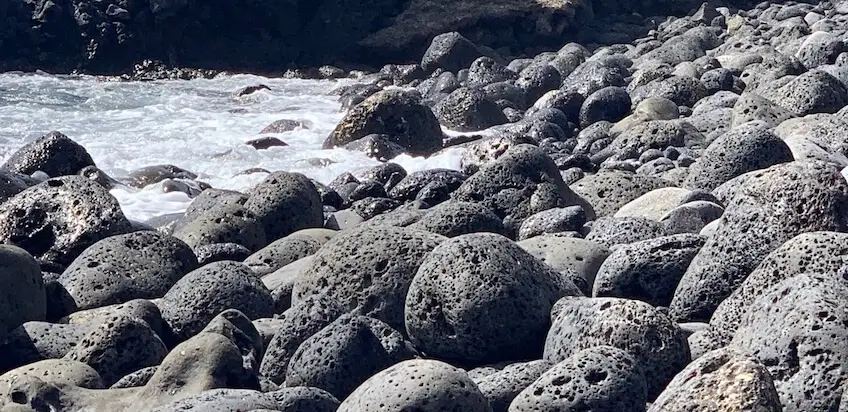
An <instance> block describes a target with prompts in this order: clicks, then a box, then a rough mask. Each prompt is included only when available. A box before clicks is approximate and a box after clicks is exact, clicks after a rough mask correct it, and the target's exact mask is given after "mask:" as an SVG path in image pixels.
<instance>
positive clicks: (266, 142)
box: [244, 137, 289, 150]
mask: <svg viewBox="0 0 848 412" xmlns="http://www.w3.org/2000/svg"><path fill="white" fill-rule="evenodd" d="M244 144H246V145H248V146H251V147H253V148H254V149H256V150H267V149H270V148H272V147H283V146H288V145H289V144H288V143H286V142H284V141H282V140H280V139H277V138H276V137H260V138H258V139H251V140H248V141H246V142H244Z"/></svg>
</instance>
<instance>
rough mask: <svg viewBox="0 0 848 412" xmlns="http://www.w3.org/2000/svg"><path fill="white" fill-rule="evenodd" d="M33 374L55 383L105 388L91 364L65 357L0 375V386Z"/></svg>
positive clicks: (36, 363)
mask: <svg viewBox="0 0 848 412" xmlns="http://www.w3.org/2000/svg"><path fill="white" fill-rule="evenodd" d="M26 375H28V376H33V377H36V378H38V379H41V380H42V381H44V382H46V383H50V384H53V385H70V386H78V387H80V388H86V389H103V380H102V379H100V375H99V374H98V373H97V371H96V370H94V369H93V368H92V367H91V366H88V365H86V364H84V363H82V362H77V361H71V360H65V359H45V360H43V361H38V362H35V363H31V364H29V365H26V366H21V367H20V368H17V369H13V370H10V371H8V372H6V373H4V374H2V375H0V386H3V385H4V384H11V383H12V382H14V381H15V380H18V379H21V377H22V376H26Z"/></svg>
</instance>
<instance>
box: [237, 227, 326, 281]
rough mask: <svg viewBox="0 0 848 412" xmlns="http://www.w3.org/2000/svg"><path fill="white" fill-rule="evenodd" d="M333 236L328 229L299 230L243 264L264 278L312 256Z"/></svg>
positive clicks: (245, 260) (267, 247) (252, 256)
mask: <svg viewBox="0 0 848 412" xmlns="http://www.w3.org/2000/svg"><path fill="white" fill-rule="evenodd" d="M335 234H336V231H334V230H329V229H303V230H299V231H297V232H294V233H292V234H290V235H288V236H286V237H284V238H282V239H280V240H277V241H275V242H272V243H271V244H270V245H268V246H266V247H264V248H263V249H262V250H260V251H258V252H256V253H254V254H252V255H250V256H249V257H248V258H246V259H244V264H245V265H247V267H249V268H250V269H251V270H253V272H254V273H256V274H257V275H259V276H264V275H267V274H269V273H271V272H274V271H275V270H277V269H279V268H281V267H283V266H285V265H288V264H289V263H292V262H294V261H296V260H298V259H300V258H303V257H306V256H309V255H312V254H314V253H315V252H317V251H318V249H320V248H321V246H323V245H324V244H325V243H327V241H329V240H330V239H332V237H333V236H335Z"/></svg>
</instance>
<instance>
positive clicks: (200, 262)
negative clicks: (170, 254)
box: [194, 243, 250, 267]
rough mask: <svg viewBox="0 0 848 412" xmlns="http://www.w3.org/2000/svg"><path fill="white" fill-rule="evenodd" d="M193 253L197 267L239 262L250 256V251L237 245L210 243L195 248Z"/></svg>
mask: <svg viewBox="0 0 848 412" xmlns="http://www.w3.org/2000/svg"><path fill="white" fill-rule="evenodd" d="M194 253H195V255H197V266H198V267H199V266H206V265H208V264H210V263H215V262H221V261H224V260H232V261H236V262H241V261H243V260H245V259H247V258H248V257H249V256H250V249H248V248H246V247H244V246H242V245H240V244H238V243H212V244H210V245H202V246H198V247H196V248H195V249H194Z"/></svg>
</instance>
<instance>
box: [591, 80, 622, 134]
mask: <svg viewBox="0 0 848 412" xmlns="http://www.w3.org/2000/svg"><path fill="white" fill-rule="evenodd" d="M630 106H631V102H630V95H629V94H627V90H626V89H624V88H622V87H616V86H611V87H605V88H603V89H600V90H598V91H596V92H594V93H592V94H591V95H589V97H587V98H586V101H584V102H583V105H582V106H581V107H580V126H581V127H584V128H585V127H587V126H589V125H591V124H593V123H595V122H598V121H601V120H606V121H610V122H617V121H619V120H621V119H623V118H624V117H625V116H627V114H628V113H629V112H630Z"/></svg>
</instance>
